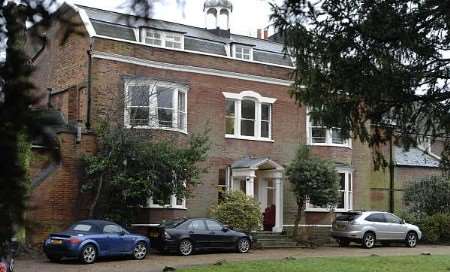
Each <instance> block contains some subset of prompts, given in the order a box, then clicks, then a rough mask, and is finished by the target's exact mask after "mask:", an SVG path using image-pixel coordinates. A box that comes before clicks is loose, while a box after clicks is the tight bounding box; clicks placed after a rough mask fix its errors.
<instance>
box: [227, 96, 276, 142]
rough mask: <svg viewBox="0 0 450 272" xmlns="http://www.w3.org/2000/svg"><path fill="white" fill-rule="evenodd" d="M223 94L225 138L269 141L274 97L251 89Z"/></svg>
mask: <svg viewBox="0 0 450 272" xmlns="http://www.w3.org/2000/svg"><path fill="white" fill-rule="evenodd" d="M223 94H224V96H225V137H226V138H238V139H248V140H260V141H271V139H272V104H273V103H274V102H275V101H276V99H273V98H268V97H262V96H261V95H260V94H258V93H256V92H252V91H245V92H241V93H240V94H236V93H223Z"/></svg>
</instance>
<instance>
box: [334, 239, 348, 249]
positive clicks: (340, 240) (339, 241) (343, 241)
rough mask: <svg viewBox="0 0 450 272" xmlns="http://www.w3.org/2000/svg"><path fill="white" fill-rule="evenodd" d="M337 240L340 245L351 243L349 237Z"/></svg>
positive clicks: (346, 245) (344, 245)
mask: <svg viewBox="0 0 450 272" xmlns="http://www.w3.org/2000/svg"><path fill="white" fill-rule="evenodd" d="M337 242H338V244H339V246H340V247H348V246H349V245H350V241H349V240H347V239H339V240H337Z"/></svg>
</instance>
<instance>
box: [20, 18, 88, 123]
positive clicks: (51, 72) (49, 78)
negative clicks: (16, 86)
mask: <svg viewBox="0 0 450 272" xmlns="http://www.w3.org/2000/svg"><path fill="white" fill-rule="evenodd" d="M66 16H67V19H68V20H70V21H73V22H74V23H75V24H78V25H79V27H76V28H75V31H77V32H79V33H80V34H81V35H83V36H80V35H79V34H71V35H70V36H68V38H67V39H66V40H65V41H64V36H65V34H66V27H65V26H63V25H62V23H60V22H57V21H54V22H53V23H52V25H51V27H50V28H49V29H46V30H42V32H45V34H46V36H47V40H48V43H47V46H46V47H45V50H44V51H43V52H42V54H41V55H40V56H39V57H38V58H37V60H36V61H35V62H34V63H33V65H34V67H35V71H34V73H33V75H32V80H33V83H34V85H35V86H36V91H35V94H36V96H38V97H40V98H41V100H40V102H39V104H40V105H46V104H47V101H48V99H47V98H48V92H47V88H52V89H53V91H54V92H57V91H61V90H65V89H67V88H69V87H71V86H75V85H79V84H81V83H84V82H85V81H86V75H87V67H88V66H87V64H88V55H87V50H88V49H89V36H88V34H87V32H86V31H85V30H84V27H83V23H82V22H81V20H80V18H79V17H78V15H76V14H75V13H73V12H70V13H67V14H66ZM28 43H34V44H33V45H29V46H28V47H29V48H30V49H29V52H30V53H29V54H30V56H34V54H36V53H37V50H38V49H39V48H40V47H41V46H40V44H39V42H37V41H34V40H29V41H28ZM37 44H39V45H37ZM31 47H32V48H33V49H31ZM64 103H66V107H68V101H65V102H64ZM66 117H67V116H66Z"/></svg>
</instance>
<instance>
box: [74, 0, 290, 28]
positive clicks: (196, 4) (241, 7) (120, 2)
mask: <svg viewBox="0 0 450 272" xmlns="http://www.w3.org/2000/svg"><path fill="white" fill-rule="evenodd" d="M70 2H72V3H76V4H81V5H86V6H91V7H97V8H102V9H107V10H114V11H121V12H125V13H127V12H129V11H127V9H126V8H124V7H125V6H126V3H127V0H96V1H92V0H70ZM177 2H181V3H183V2H184V5H180V4H177ZM204 2H205V1H204V0H184V1H180V0H178V1H177V0H158V1H155V6H154V15H153V18H156V19H162V20H166V21H171V22H177V23H182V24H186V25H193V26H198V27H205V18H204V16H203V3H204ZM269 2H275V3H278V4H279V3H282V0H232V3H233V13H232V15H231V32H232V33H236V34H241V35H250V36H256V29H258V28H264V27H265V26H267V25H268V24H269V15H270V13H271V9H270V5H269Z"/></svg>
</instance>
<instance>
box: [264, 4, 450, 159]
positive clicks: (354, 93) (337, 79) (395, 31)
mask: <svg viewBox="0 0 450 272" xmlns="http://www.w3.org/2000/svg"><path fill="white" fill-rule="evenodd" d="M449 11H450V1H441V0H387V1H373V0H370V1H366V0H319V1H306V0H285V1H284V3H283V4H282V5H281V6H276V5H273V14H272V19H273V20H274V25H275V27H276V29H277V30H278V31H279V35H278V37H281V39H282V41H283V42H284V44H285V48H286V51H287V53H288V54H290V55H291V56H292V57H293V58H294V59H295V61H296V70H295V73H294V80H295V83H294V84H293V86H292V88H291V92H290V93H291V96H292V97H293V98H294V99H295V100H296V101H297V102H298V103H299V104H302V105H307V106H310V107H311V108H312V113H311V116H312V117H313V119H317V120H320V121H322V123H323V124H324V125H326V126H328V127H340V128H342V134H343V136H346V137H350V136H351V135H352V136H353V137H355V138H359V139H360V140H361V141H362V142H363V143H368V144H369V145H371V146H374V147H376V146H377V145H380V144H382V143H386V142H387V141H389V140H390V139H391V138H392V137H391V136H392V135H393V134H394V135H396V136H399V140H400V141H401V143H402V144H403V145H404V146H405V147H406V148H408V147H410V146H414V145H416V144H417V141H418V140H420V139H421V138H423V137H425V136H431V138H432V140H434V139H436V138H440V137H442V138H443V139H445V141H446V145H445V150H444V152H443V153H442V157H443V162H444V163H445V165H450V164H449V163H448V162H449V160H448V158H447V157H448V154H450V153H449V152H450V138H449V136H450V135H449V133H450V115H449V112H450V103H449V102H450V87H449V80H450V35H449V27H450V12H449ZM370 125H372V126H370ZM380 126H381V127H382V128H381V129H380ZM375 150H377V149H375ZM377 155H381V154H379V153H377ZM376 158H377V160H376V162H377V164H376V165H378V166H379V165H386V161H385V160H384V158H383V157H382V156H376Z"/></svg>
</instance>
